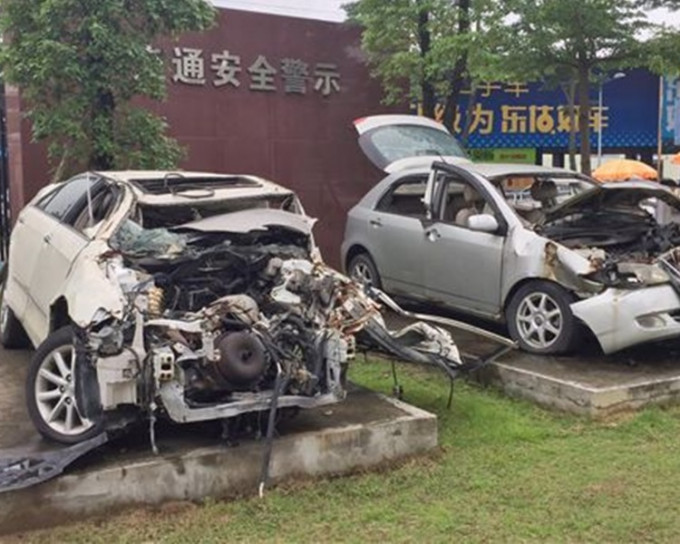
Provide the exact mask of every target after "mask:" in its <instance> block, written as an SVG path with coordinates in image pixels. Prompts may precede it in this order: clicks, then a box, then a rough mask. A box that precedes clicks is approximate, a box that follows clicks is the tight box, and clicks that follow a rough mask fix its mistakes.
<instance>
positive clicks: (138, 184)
mask: <svg viewBox="0 0 680 544" xmlns="http://www.w3.org/2000/svg"><path fill="white" fill-rule="evenodd" d="M96 174H98V175H101V176H102V177H105V178H107V179H110V180H112V181H115V182H117V183H122V184H125V185H127V186H129V187H130V188H131V189H132V190H133V191H134V193H135V196H136V198H137V201H138V202H139V203H141V204H146V205H150V206H164V205H167V206H171V205H177V204H186V202H187V199H186V192H187V191H203V190H208V192H207V193H205V196H199V197H192V201H193V202H197V203H198V202H201V201H204V202H205V201H217V200H219V201H223V200H232V199H242V198H257V197H264V196H270V195H282V196H283V195H292V194H294V193H293V191H291V190H290V189H287V188H285V187H282V186H281V185H278V184H276V183H274V182H272V181H269V180H266V179H264V178H261V177H258V176H251V175H239V174H217V173H212V172H186V171H183V170H108V171H98V172H96ZM166 179H167V180H169V185H172V186H173V187H174V188H177V189H181V187H179V186H178V185H176V184H177V182H178V180H184V181H186V182H189V183H188V184H189V185H191V187H190V188H187V189H186V190H184V191H182V190H168V189H167V186H166V187H165V189H166V190H163V189H164V187H163V182H164V181H165V180H166ZM154 182H156V183H154ZM173 182H174V183H173ZM201 185H203V187H201ZM182 192H184V193H185V196H183V195H182Z"/></svg>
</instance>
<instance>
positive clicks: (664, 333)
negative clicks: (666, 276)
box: [571, 285, 680, 353]
mask: <svg viewBox="0 0 680 544" xmlns="http://www.w3.org/2000/svg"><path fill="white" fill-rule="evenodd" d="M571 310H572V312H573V313H574V315H575V316H576V317H577V318H578V319H580V320H581V321H582V322H583V323H585V324H586V325H587V326H588V327H589V328H590V330H591V331H592V332H593V333H594V334H595V337H596V338H597V340H598V342H599V343H600V346H601V347H602V350H603V351H604V352H605V353H612V352H614V351H618V350H620V349H623V348H627V347H629V346H633V345H636V344H642V343H645V342H651V341H654V340H665V339H668V338H674V337H680V297H678V294H677V293H676V291H675V289H673V287H672V286H671V285H659V286H655V287H646V288H643V289H636V290H622V289H607V290H606V291H604V292H603V293H601V294H599V295H596V296H593V297H590V298H587V299H585V300H581V301H579V302H575V303H574V304H572V305H571Z"/></svg>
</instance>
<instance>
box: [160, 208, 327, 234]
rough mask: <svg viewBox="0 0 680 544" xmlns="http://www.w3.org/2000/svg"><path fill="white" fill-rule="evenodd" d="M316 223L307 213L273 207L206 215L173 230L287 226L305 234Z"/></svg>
mask: <svg viewBox="0 0 680 544" xmlns="http://www.w3.org/2000/svg"><path fill="white" fill-rule="evenodd" d="M314 223H316V219H314V218H312V217H308V216H306V215H300V214H296V213H291V212H287V211H284V210H277V209H271V208H253V209H250V210H242V211H238V212H232V213H226V214H221V215H214V216H212V217H206V218H205V219H200V220H198V221H192V222H191V223H185V224H183V225H180V226H178V227H175V229H173V230H197V231H200V232H234V233H247V232H251V231H254V230H263V229H266V228H267V227H285V228H289V229H292V230H296V231H298V232H301V233H303V234H311V232H312V227H313V226H314Z"/></svg>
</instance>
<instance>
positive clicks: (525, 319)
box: [516, 292, 564, 350]
mask: <svg viewBox="0 0 680 544" xmlns="http://www.w3.org/2000/svg"><path fill="white" fill-rule="evenodd" d="M516 324H517V330H518V331H519V334H520V336H521V337H522V340H524V342H526V343H527V344H528V345H530V346H531V347H532V348H535V349H540V350H543V349H547V348H549V347H550V346H551V345H552V344H554V343H555V342H556V341H557V339H558V338H559V336H560V334H561V332H562V328H563V326H564V318H563V315H562V310H560V307H559V306H558V304H557V302H555V299H553V298H552V297H551V296H550V295H548V294H546V293H541V292H534V293H529V294H528V295H527V296H526V297H524V298H523V299H522V300H521V301H520V303H519V306H518V308H517V316H516Z"/></svg>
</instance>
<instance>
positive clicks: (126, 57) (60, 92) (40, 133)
mask: <svg viewBox="0 0 680 544" xmlns="http://www.w3.org/2000/svg"><path fill="white" fill-rule="evenodd" d="M0 10H1V13H0V31H2V33H3V35H4V36H5V42H4V45H3V47H2V50H1V51H0V63H1V65H2V69H3V74H4V78H5V81H6V82H8V83H10V84H14V85H17V86H18V87H19V88H20V90H21V93H22V99H23V100H24V101H25V103H26V104H27V109H26V111H27V114H28V117H29V118H30V120H31V121H32V127H33V137H34V139H36V140H47V141H48V142H49V154H50V158H51V159H52V160H54V161H56V162H58V167H57V169H56V170H57V171H56V173H55V177H57V176H60V175H61V173H62V171H63V170H65V169H69V167H76V166H78V167H82V166H87V167H88V168H90V169H100V170H106V169H111V168H127V167H136V168H171V167H173V166H175V165H176V163H177V161H178V160H179V159H180V157H181V155H182V150H181V148H180V147H179V145H178V144H177V142H176V141H175V140H173V139H172V138H170V137H168V135H167V133H166V129H167V126H166V123H165V120H164V119H163V118H161V117H158V116H156V115H154V114H152V113H151V112H150V111H148V110H146V109H144V108H142V107H140V106H138V105H135V104H134V103H133V99H136V98H139V97H145V98H149V99H152V100H161V99H162V98H163V97H164V96H165V92H166V83H165V75H166V74H165V67H164V63H163V61H162V59H161V58H160V57H159V56H158V54H156V53H154V51H153V50H152V48H151V47H150V44H152V43H153V42H154V40H156V39H158V38H160V37H164V36H170V37H174V36H177V35H178V34H180V33H183V32H187V31H198V30H203V29H205V28H207V27H209V26H210V25H211V24H212V22H213V20H214V16H215V11H214V8H213V7H212V6H211V5H210V4H209V3H207V2H206V1H204V0H172V1H167V0H0Z"/></svg>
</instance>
